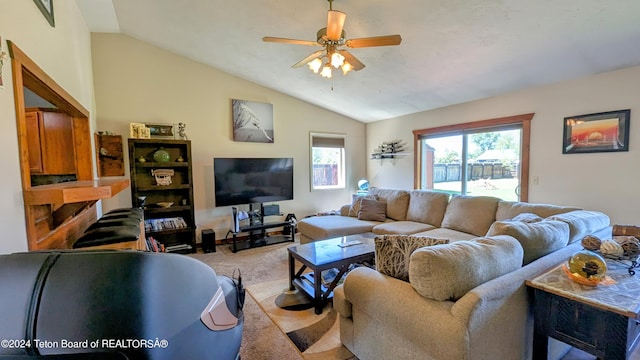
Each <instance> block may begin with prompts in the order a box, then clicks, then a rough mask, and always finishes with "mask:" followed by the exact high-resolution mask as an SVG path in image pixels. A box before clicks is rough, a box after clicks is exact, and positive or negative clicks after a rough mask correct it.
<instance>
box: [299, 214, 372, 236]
mask: <svg viewBox="0 0 640 360" xmlns="http://www.w3.org/2000/svg"><path fill="white" fill-rule="evenodd" d="M378 224H380V223H379V222H376V221H365V220H358V219H357V218H354V217H350V216H339V215H332V216H313V217H309V218H304V219H302V220H300V221H299V222H298V229H299V230H300V233H302V234H304V236H306V237H308V238H310V239H313V240H322V239H329V238H333V237H338V236H345V235H353V234H360V233H365V232H370V231H371V229H373V227H374V226H375V225H378Z"/></svg>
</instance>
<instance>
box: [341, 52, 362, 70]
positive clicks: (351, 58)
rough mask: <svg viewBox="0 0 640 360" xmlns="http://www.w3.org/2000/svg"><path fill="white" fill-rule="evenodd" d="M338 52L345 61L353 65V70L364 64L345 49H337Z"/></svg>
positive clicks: (360, 67)
mask: <svg viewBox="0 0 640 360" xmlns="http://www.w3.org/2000/svg"><path fill="white" fill-rule="evenodd" d="M338 52H339V53H340V55H342V56H344V60H345V61H347V62H348V63H349V64H351V66H353V70H355V71H358V70H362V69H364V64H363V63H362V62H361V61H360V60H358V59H357V58H356V57H355V56H353V55H352V54H351V53H350V52H348V51H347V50H338Z"/></svg>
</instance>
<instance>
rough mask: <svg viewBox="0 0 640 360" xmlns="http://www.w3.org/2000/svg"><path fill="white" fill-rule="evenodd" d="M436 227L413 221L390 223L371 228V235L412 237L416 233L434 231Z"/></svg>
mask: <svg viewBox="0 0 640 360" xmlns="http://www.w3.org/2000/svg"><path fill="white" fill-rule="evenodd" d="M435 228H436V227H435V226H433V225H429V224H423V223H421V222H415V221H390V222H386V223H384V224H380V225H376V226H374V227H373V230H372V231H373V233H375V234H378V235H385V234H404V235H412V234H415V233H418V232H422V231H427V230H431V229H435Z"/></svg>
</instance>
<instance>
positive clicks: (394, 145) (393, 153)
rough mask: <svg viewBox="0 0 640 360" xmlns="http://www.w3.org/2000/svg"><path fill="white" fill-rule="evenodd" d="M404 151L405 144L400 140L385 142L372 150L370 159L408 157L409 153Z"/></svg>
mask: <svg viewBox="0 0 640 360" xmlns="http://www.w3.org/2000/svg"><path fill="white" fill-rule="evenodd" d="M405 150H406V149H405V144H404V143H403V142H402V140H392V141H385V142H383V143H382V144H380V145H378V147H377V148H375V149H374V150H373V152H372V153H371V159H372V160H382V159H397V158H400V157H404V156H407V155H410V153H409V152H406V151H405Z"/></svg>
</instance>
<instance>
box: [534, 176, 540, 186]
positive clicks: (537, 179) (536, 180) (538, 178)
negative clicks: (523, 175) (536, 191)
mask: <svg viewBox="0 0 640 360" xmlns="http://www.w3.org/2000/svg"><path fill="white" fill-rule="evenodd" d="M539 184H540V177H539V176H534V177H533V185H539Z"/></svg>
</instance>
